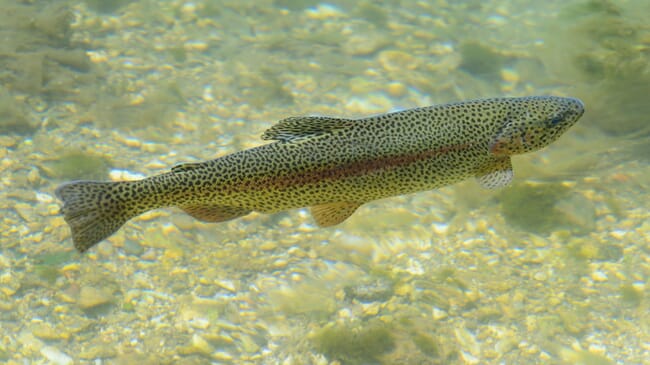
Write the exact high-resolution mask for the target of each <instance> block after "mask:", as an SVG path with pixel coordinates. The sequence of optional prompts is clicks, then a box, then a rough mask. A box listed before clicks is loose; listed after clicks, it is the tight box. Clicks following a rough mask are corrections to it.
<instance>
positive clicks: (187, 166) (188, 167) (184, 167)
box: [172, 162, 203, 173]
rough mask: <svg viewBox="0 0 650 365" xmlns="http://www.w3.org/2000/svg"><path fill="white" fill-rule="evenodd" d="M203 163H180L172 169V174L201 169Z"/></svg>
mask: <svg viewBox="0 0 650 365" xmlns="http://www.w3.org/2000/svg"><path fill="white" fill-rule="evenodd" d="M202 164H203V163H202V162H189V163H182V164H179V165H176V166H173V167H172V172H173V173H179V172H187V171H192V170H195V169H198V168H199V167H201V165H202Z"/></svg>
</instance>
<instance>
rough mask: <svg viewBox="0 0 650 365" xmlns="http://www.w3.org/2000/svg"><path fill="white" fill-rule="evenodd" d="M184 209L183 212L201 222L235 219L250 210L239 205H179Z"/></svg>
mask: <svg viewBox="0 0 650 365" xmlns="http://www.w3.org/2000/svg"><path fill="white" fill-rule="evenodd" d="M179 208H181V209H183V211H185V213H187V214H189V215H191V216H192V217H194V218H196V219H198V220H200V221H202V222H213V223H214V222H224V221H228V220H231V219H235V218H238V217H241V216H244V215H246V214H248V213H250V212H251V211H250V210H249V209H245V208H239V207H228V206H222V205H210V204H203V205H187V206H182V207H179Z"/></svg>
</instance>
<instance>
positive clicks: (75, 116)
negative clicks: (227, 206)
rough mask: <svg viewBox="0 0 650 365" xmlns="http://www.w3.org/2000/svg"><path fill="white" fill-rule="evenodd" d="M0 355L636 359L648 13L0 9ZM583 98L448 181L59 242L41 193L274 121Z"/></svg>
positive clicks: (561, 4) (111, 6)
mask: <svg viewBox="0 0 650 365" xmlns="http://www.w3.org/2000/svg"><path fill="white" fill-rule="evenodd" d="M0 9H1V11H0V38H1V40H2V41H1V42H0V158H1V162H0V171H1V172H0V174H1V175H0V176H1V184H2V186H3V188H2V189H1V190H0V201H1V202H2V203H1V205H0V209H1V217H0V222H1V229H0V237H1V238H0V239H1V242H2V243H1V247H0V362H4V363H9V364H27V363H34V364H40V363H53V364H73V363H74V364H133V363H139V364H161V363H162V364H165V363H169V364H171V363H182V364H204V363H214V364H230V363H232V364H353V365H354V364H515V363H516V364H550V363H552V364H650V360H649V359H650V314H649V313H650V308H649V307H650V305H649V299H648V285H649V284H648V278H649V276H650V259H649V255H650V238H649V236H650V209H649V208H650V199H649V198H648V194H647V192H648V190H649V189H650V169H649V167H648V163H649V160H650V143H649V142H650V121H649V118H650V117H649V116H650V100H649V99H648V95H650V86H649V85H650V66H649V62H648V60H649V59H650V26H649V25H648V22H647V14H650V3H649V2H647V1H646V0H629V1H613V0H612V1H607V0H586V1H530V0H525V1H524V0H520V1H473V0H467V1H462V2H461V1H444V0H437V1H408V0H404V1H385V2H376V1H365V0H362V1H358V2H348V1H330V2H319V1H311V0H305V1H298V0H295V1H292V0H276V1H270V0H266V1H241V0H232V1H208V0H196V1H178V0H170V1H153V0H139V1H136V0H133V1H129V0H122V1H119V0H116V1H95V0H87V1H84V2H78V3H75V2H64V1H39V0H32V1H20V2H18V1H7V0H2V1H0ZM540 94H556V95H563V96H574V97H579V98H581V99H582V100H583V101H584V102H585V104H586V108H587V112H586V114H585V115H584V116H583V118H582V119H581V121H580V122H579V123H578V124H577V125H576V126H574V127H573V128H572V129H571V130H570V131H569V132H568V133H566V134H565V135H564V136H563V137H562V138H561V139H560V140H559V141H558V142H556V143H554V144H553V145H551V146H550V147H549V148H547V149H545V150H543V151H540V152H536V153H532V154H530V155H524V156H518V157H515V158H514V161H513V163H514V169H515V175H516V177H515V182H514V184H513V185H512V186H510V187H508V188H505V189H502V190H500V191H486V190H483V189H481V188H480V187H479V186H478V184H476V182H475V181H467V182H464V183H461V184H458V185H456V186H453V187H446V188H443V189H440V190H438V191H434V192H424V193H420V194H416V195H411V196H403V197H397V198H391V199H386V200H382V201H379V202H373V203H370V204H367V205H365V206H364V207H362V208H361V209H359V211H358V212H357V213H356V214H355V215H354V216H353V217H352V218H350V219H349V220H348V221H346V223H344V224H342V225H340V226H337V227H334V228H329V229H317V228H316V227H315V225H314V223H313V221H312V219H311V217H309V216H308V214H307V212H306V210H296V211H290V212H286V213H281V214H276V215H270V216H269V215H262V214H251V215H249V216H246V217H245V218H242V219H239V220H235V221H232V222H228V223H223V224H204V223H201V222H198V221H195V220H193V219H191V218H190V217H188V216H186V215H184V214H183V213H181V212H179V211H176V210H173V209H168V210H160V211H154V212H151V213H148V214H146V215H144V216H142V217H140V218H138V219H135V220H133V221H131V222H130V223H128V224H127V225H126V226H125V227H124V228H123V229H122V230H121V231H120V232H119V233H118V234H116V235H114V236H113V237H111V238H110V239H109V240H107V241H105V242H103V243H101V244H100V245H98V246H96V247H94V248H93V249H91V251H90V252H89V253H87V254H85V255H80V254H78V253H76V252H75V251H74V249H73V247H72V242H71V240H70V238H69V231H68V228H67V226H66V225H65V222H64V221H63V218H62V217H61V216H59V215H58V210H59V202H58V201H57V200H56V198H55V197H54V194H53V191H54V189H55V187H56V186H57V185H58V184H60V183H62V182H65V181H69V180H75V179H99V180H108V179H113V180H120V179H133V178H139V177H143V176H148V175H152V174H156V173H161V172H163V171H167V170H168V169H169V168H170V167H171V166H173V165H174V164H177V163H183V162H193V161H201V160H205V159H211V158H215V157H217V156H221V155H224V154H226V153H229V152H233V151H237V150H241V149H244V148H248V147H252V146H256V145H259V144H260V143H261V141H260V139H259V135H260V134H261V133H262V132H263V131H264V130H265V129H266V128H268V127H270V126H271V125H272V124H273V123H274V122H275V121H277V120H279V119H282V118H285V117H288V116H294V115H305V114H317V115H331V116H340V117H359V116H365V115H370V114H375V113H382V112H386V111H392V110H397V109H401V108H410V107H416V106H425V105H430V104H435V103H443V102H448V101H457V100H464V99H469V98H476V97H495V96H505V95H507V96H522V95H540Z"/></svg>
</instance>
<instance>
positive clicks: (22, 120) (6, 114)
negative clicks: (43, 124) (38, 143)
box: [0, 87, 38, 135]
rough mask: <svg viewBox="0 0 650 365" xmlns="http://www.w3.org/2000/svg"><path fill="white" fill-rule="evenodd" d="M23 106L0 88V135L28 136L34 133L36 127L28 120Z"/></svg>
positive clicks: (22, 103)
mask: <svg viewBox="0 0 650 365" xmlns="http://www.w3.org/2000/svg"><path fill="white" fill-rule="evenodd" d="M24 104H25V103H24V102H23V101H20V100H16V98H14V97H13V96H12V95H11V94H10V93H9V92H7V91H6V90H5V89H4V88H2V87H0V134H18V135H30V134H32V133H33V132H35V131H36V129H37V128H38V125H37V123H35V121H32V120H31V119H30V118H29V116H28V114H27V113H26V110H25V105H24Z"/></svg>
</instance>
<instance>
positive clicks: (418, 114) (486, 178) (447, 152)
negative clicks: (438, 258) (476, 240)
mask: <svg viewBox="0 0 650 365" xmlns="http://www.w3.org/2000/svg"><path fill="white" fill-rule="evenodd" d="M583 111H584V108H583V104H582V103H581V102H580V101H579V100H577V99H573V98H562V97H553V96H539V97H524V98H495V99H481V100H472V101H466V102H459V103H452V104H444V105H436V106H431V107H425V108H416V109H409V110H404V111H399V112H394V113H388V114H383V115H377V116H372V117H368V118H362V119H355V120H352V119H340V118H328V117H294V118H288V119H284V120H282V121H280V122H279V123H278V124H276V125H275V126H273V127H271V128H270V129H268V130H267V131H266V132H264V134H263V135H262V139H264V140H273V141H274V142H272V143H269V144H265V145H262V146H259V147H255V148H251V149H247V150H243V151H240V152H235V153H232V154H230V155H226V156H223V157H220V158H217V159H215V160H211V161H206V162H202V163H192V164H184V165H179V166H176V167H174V168H172V170H171V172H168V173H164V174H161V175H156V176H153V177H149V178H146V179H142V180H138V181H126V182H94V181H75V182H70V183H67V184H64V185H62V186H60V187H59V188H58V189H57V196H58V197H59V198H60V199H61V200H62V201H63V202H64V206H63V209H62V211H63V214H64V216H65V219H66V221H67V222H68V224H69V225H70V227H71V230H72V237H73V240H74V243H75V246H76V247H77V249H79V250H80V251H85V250H87V249H88V248H89V247H91V246H92V245H94V244H96V243H98V242H100V241H101V240H103V239H104V238H106V237H108V236H110V235H111V234H113V233H114V232H115V231H117V230H118V229H119V228H120V227H121V226H122V225H123V224H124V223H125V222H126V221H128V220H129V219H131V218H133V217H135V216H137V215H139V214H142V213H144V212H146V211H149V210H151V209H156V208H161V207H168V206H177V207H179V208H181V209H183V210H184V211H186V212H187V213H188V214H190V215H192V216H193V217H195V218H197V219H200V220H203V221H210V222H220V221H226V220H229V219H233V218H237V217H240V216H243V215H246V214H248V213H250V212H251V211H257V212H263V213H274V212H279V211H283V210H287V209H292V208H300V207H307V206H309V207H312V215H313V216H314V218H315V220H316V222H317V223H318V224H319V225H321V226H331V225H335V224H338V223H340V222H342V221H344V220H345V219H346V218H347V217H349V216H350V215H351V214H352V213H353V212H354V211H355V210H356V209H357V208H358V207H359V206H360V205H362V204H363V203H366V202H369V201H372V200H376V199H381V198H385V197H390V196H395V195H402V194H408V193H414V192H418V191H424V190H431V189H435V188H439V187H441V186H445V185H449V184H453V183H456V182H459V181H461V180H464V179H467V178H469V177H476V178H477V179H478V181H479V183H481V185H483V186H485V187H488V188H494V187H500V186H504V185H506V184H508V183H509V182H510V180H511V179H512V175H513V173H512V165H511V162H510V156H511V155H515V154H521V153H526V152H530V151H534V150H537V149H540V148H542V147H545V146H547V145H548V144H549V143H551V142H553V141H554V140H556V139H557V138H558V137H559V136H560V135H561V134H562V133H563V132H564V131H566V130H567V129H568V128H569V127H570V126H571V125H573V124H574V123H575V122H576V121H577V120H578V119H579V118H580V116H581V115H582V114H583Z"/></svg>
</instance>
